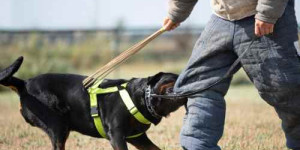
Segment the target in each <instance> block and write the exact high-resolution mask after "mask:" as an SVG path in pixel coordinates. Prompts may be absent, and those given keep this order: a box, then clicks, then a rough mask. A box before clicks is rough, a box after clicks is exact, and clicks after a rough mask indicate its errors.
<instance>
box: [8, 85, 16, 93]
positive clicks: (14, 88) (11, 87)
mask: <svg viewBox="0 0 300 150" xmlns="http://www.w3.org/2000/svg"><path fill="white" fill-rule="evenodd" d="M8 87H9V88H10V89H11V90H13V91H15V92H17V93H18V89H17V87H15V86H12V85H10V86H8Z"/></svg>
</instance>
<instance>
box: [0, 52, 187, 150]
mask: <svg viewBox="0 0 300 150" xmlns="http://www.w3.org/2000/svg"><path fill="white" fill-rule="evenodd" d="M22 61H23V58H22V57H20V58H19V59H18V60H16V61H15V62H14V63H13V64H12V65H11V66H9V67H8V68H6V69H5V70H3V71H2V72H0V84H2V85H4V86H8V87H10V88H11V89H12V90H14V91H16V92H17V93H18V95H19V96H20V103H21V114H22V116H23V117H24V118H25V120H26V122H28V123H29V124H31V125H32V126H36V127H38V128H41V129H42V130H43V131H45V132H46V133H47V134H48V136H49V137H50V139H51V142H52V145H53V149H55V150H63V149H64V148H65V142H66V140H67V138H68V135H69V133H70V131H77V132H80V133H82V134H85V135H89V136H93V137H101V136H100V134H99V133H98V131H97V129H96V127H95V125H94V121H93V118H92V117H91V115H90V111H91V108H90V100H89V98H90V96H89V94H88V92H87V90H86V89H85V88H84V87H83V85H82V81H83V79H84V78H86V77H85V76H80V75H72V74H44V75H39V76H37V77H35V78H32V79H29V80H27V81H24V80H21V79H18V78H16V77H13V74H14V73H15V72H17V71H18V69H19V67H20V66H21V64H22ZM176 79H177V75H175V74H171V73H158V74H156V75H155V76H152V77H149V78H133V79H131V80H128V81H127V80H122V79H120V80H104V81H103V83H102V84H101V85H100V87H102V88H105V87H112V86H120V85H121V84H123V83H127V86H126V90H127V91H128V93H129V95H130V97H131V99H132V101H133V103H134V104H135V105H136V107H137V108H138V110H139V111H140V112H141V113H142V114H143V115H144V116H145V118H146V119H148V120H149V121H151V122H152V123H153V124H155V125H157V124H158V123H159V122H160V121H161V118H162V117H165V116H167V115H168V114H170V113H171V112H173V111H175V110H177V109H178V108H179V107H180V106H182V105H184V104H185V103H186V102H187V99H177V100H176V99H174V100H165V99H160V98H152V103H151V105H152V106H151V107H152V108H153V110H154V113H155V114H158V115H159V116H160V117H159V118H158V117H157V116H154V115H153V112H151V111H149V109H148V108H147V107H146V102H145V99H146V98H145V90H146V89H147V87H149V85H150V86H151V91H152V92H153V93H155V94H160V95H162V94H168V93H169V92H172V90H173V85H174V82H175V81H176ZM97 98H98V101H99V109H100V110H99V115H100V116H101V121H102V124H103V128H104V131H105V133H106V135H107V139H108V140H109V141H110V143H111V145H112V147H113V148H114V149H117V150H126V149H128V148H127V144H126V142H129V143H131V144H133V145H134V146H135V147H136V148H138V149H143V150H146V149H151V150H156V149H159V148H158V147H157V146H156V145H155V144H153V143H152V142H151V141H150V140H149V139H148V137H147V135H146V133H145V131H146V130H147V129H148V128H149V127H150V125H147V124H142V123H140V122H139V121H137V120H136V119H135V118H134V117H133V115H131V114H130V112H129V111H128V110H127V108H126V106H125V104H124V102H123V101H122V99H121V98H120V95H119V93H118V92H114V93H109V94H103V95H98V96H97ZM137 133H143V134H142V135H140V136H138V137H135V138H126V137H128V136H131V135H134V134H137Z"/></svg>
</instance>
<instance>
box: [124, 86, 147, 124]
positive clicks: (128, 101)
mask: <svg viewBox="0 0 300 150" xmlns="http://www.w3.org/2000/svg"><path fill="white" fill-rule="evenodd" d="M119 93H120V96H121V98H122V100H123V102H124V104H125V105H126V107H127V109H128V110H129V112H130V113H131V114H132V115H133V116H134V118H135V119H136V120H138V121H139V122H140V123H143V124H151V122H150V121H149V120H147V119H146V118H145V117H144V116H143V115H142V113H141V112H140V111H139V110H138V109H137V108H136V107H135V105H134V103H133V102H132V100H131V98H130V96H129V94H128V92H127V91H126V90H125V89H123V90H120V91H119Z"/></svg>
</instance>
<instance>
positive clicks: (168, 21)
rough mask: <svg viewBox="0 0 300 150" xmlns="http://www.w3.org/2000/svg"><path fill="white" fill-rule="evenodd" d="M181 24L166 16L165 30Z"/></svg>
mask: <svg viewBox="0 0 300 150" xmlns="http://www.w3.org/2000/svg"><path fill="white" fill-rule="evenodd" d="M179 25H180V23H174V22H173V21H172V20H171V19H169V18H166V19H165V20H164V24H163V27H164V28H165V30H167V31H171V30H174V29H175V28H177V27H178V26H179Z"/></svg>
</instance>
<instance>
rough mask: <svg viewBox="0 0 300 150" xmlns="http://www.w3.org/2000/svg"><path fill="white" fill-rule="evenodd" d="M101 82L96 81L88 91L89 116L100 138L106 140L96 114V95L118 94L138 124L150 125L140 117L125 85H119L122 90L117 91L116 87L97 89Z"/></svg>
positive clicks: (99, 119)
mask: <svg viewBox="0 0 300 150" xmlns="http://www.w3.org/2000/svg"><path fill="white" fill-rule="evenodd" d="M102 81H103V80H98V81H96V82H95V83H94V84H93V85H92V86H91V87H90V88H89V89H88V92H89V95H90V106H91V116H92V118H93V119H94V124H95V126H96V128H97V130H98V132H99V134H100V135H101V136H102V137H104V138H107V136H106V133H105V131H104V128H103V124H102V122H101V118H100V116H99V113H98V109H99V108H98V100H97V95H98V94H108V93H114V92H119V94H120V97H121V99H122V100H123V102H124V104H125V105H126V107H127V109H128V111H129V112H130V113H131V114H132V115H133V116H134V118H135V119H137V120H138V121H139V122H140V123H143V124H151V122H150V121H149V120H147V119H146V118H145V117H144V116H143V115H142V113H141V112H140V111H139V110H138V109H137V107H136V106H135V105H134V103H133V102H132V99H131V97H130V95H129V93H128V92H127V90H126V89H125V88H126V86H127V83H124V84H122V85H121V87H123V88H124V89H121V90H119V89H118V87H117V86H114V87H108V88H99V85H100V84H101V83H102ZM142 134H143V132H142V133H139V134H136V135H132V136H129V137H127V138H135V137H138V136H140V135H142Z"/></svg>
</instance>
